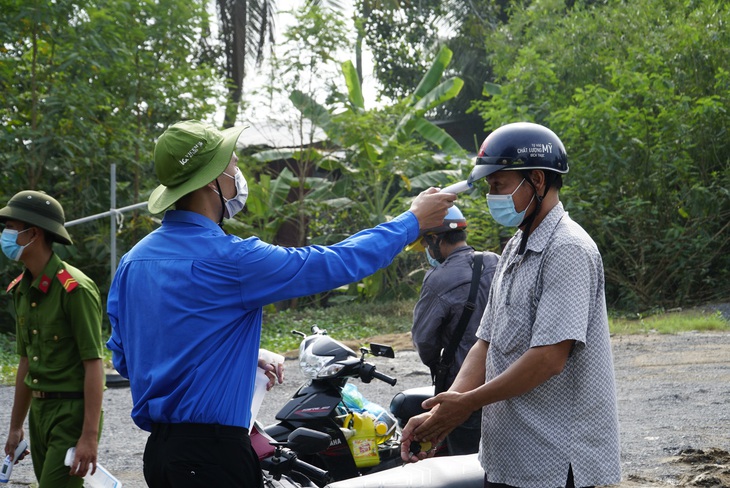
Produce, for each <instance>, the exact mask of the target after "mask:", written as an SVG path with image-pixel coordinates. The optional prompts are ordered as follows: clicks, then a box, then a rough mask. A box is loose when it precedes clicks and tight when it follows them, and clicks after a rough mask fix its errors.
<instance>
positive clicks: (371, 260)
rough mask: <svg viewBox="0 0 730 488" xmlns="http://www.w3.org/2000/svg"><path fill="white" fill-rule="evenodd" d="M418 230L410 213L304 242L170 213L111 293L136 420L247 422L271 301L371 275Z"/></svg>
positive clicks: (120, 360)
mask: <svg viewBox="0 0 730 488" xmlns="http://www.w3.org/2000/svg"><path fill="white" fill-rule="evenodd" d="M417 238H418V220H417V219H416V217H415V215H413V213H411V212H410V211H409V212H405V213H404V214H402V215H400V216H398V217H396V218H395V219H393V220H392V221H390V222H388V223H385V224H381V225H379V226H377V227H375V228H373V229H368V230H365V231H362V232H359V233H357V234H355V235H353V236H351V237H350V238H348V239H345V240H344V241H342V242H340V243H338V244H335V245H332V246H327V247H322V246H308V247H301V248H285V247H280V246H274V245H271V244H266V243H264V242H262V241H261V240H259V239H257V238H248V239H241V238H239V237H236V236H232V235H226V234H225V233H224V232H223V231H222V230H221V229H220V227H218V225H216V224H215V222H213V221H211V220H210V219H208V218H206V217H203V216H202V215H199V214H197V213H194V212H187V211H178V210H173V211H168V212H167V213H166V214H165V217H164V219H163V222H162V226H161V227H160V228H159V229H156V230H155V231H154V232H152V233H150V234H149V235H147V236H146V237H145V238H144V239H142V240H141V241H140V242H139V243H138V244H137V245H136V246H134V248H133V249H132V250H131V251H130V252H129V253H127V254H126V255H125V256H124V257H123V258H122V259H121V261H120V263H119V268H118V269H117V272H116V275H115V276H114V280H113V282H112V285H111V289H110V290H109V298H108V301H107V311H108V314H109V319H110V321H111V324H112V336H111V338H110V339H109V341H108V342H107V346H108V347H109V349H111V350H112V351H113V361H114V366H115V367H116V369H117V371H119V373H120V374H121V375H123V376H125V377H127V378H129V379H130V385H131V389H132V399H133V402H134V407H133V409H132V418H133V420H134V422H135V423H136V424H137V425H138V426H139V427H141V428H142V429H145V430H151V425H152V423H190V422H192V423H204V424H221V425H233V426H239V427H248V425H249V422H250V418H251V411H250V408H251V401H252V398H253V386H254V379H255V374H256V367H257V360H258V349H259V342H260V336H261V319H262V307H263V306H264V305H267V304H269V303H272V302H275V301H279V300H285V299H288V298H293V297H298V296H305V295H311V294H314V293H320V292H323V291H326V290H330V289H332V288H336V287H338V286H342V285H345V284H348V283H351V282H353V281H357V280H359V279H362V278H364V277H366V276H368V275H370V274H372V273H374V272H375V271H377V270H378V269H380V268H382V267H384V266H387V265H388V264H389V263H390V262H391V261H392V260H393V258H394V257H395V256H396V255H397V254H398V253H399V252H400V251H402V250H403V248H404V247H405V246H406V245H407V244H408V243H410V242H412V241H414V240H416V239H417Z"/></svg>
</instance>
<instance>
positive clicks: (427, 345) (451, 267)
mask: <svg viewBox="0 0 730 488" xmlns="http://www.w3.org/2000/svg"><path fill="white" fill-rule="evenodd" d="M498 260H499V255H497V254H495V253H493V252H485V253H484V258H483V267H482V275H481V277H480V282H479V290H478V292H477V297H476V300H475V306H474V312H472V315H471V317H470V319H469V322H468V323H467V326H466V329H465V330H464V335H463V336H462V338H461V341H460V342H459V346H458V347H457V348H456V351H455V353H454V362H453V363H452V365H451V368H450V370H449V378H448V379H447V384H448V385H450V384H451V383H453V381H454V378H455V377H456V374H457V373H458V372H459V369H460V368H461V364H462V363H463V362H464V359H465V358H466V355H467V353H468V352H469V349H471V346H473V345H474V343H475V342H476V340H477V338H476V335H475V334H476V331H477V328H478V327H479V321H480V319H481V317H482V314H483V313H484V307H485V306H486V305H487V294H488V293H489V287H490V285H491V284H492V276H494V269H495V268H496V266H497V261H498ZM473 269H474V248H472V247H470V246H464V247H460V248H458V249H455V250H454V251H453V252H452V253H451V254H449V256H448V257H447V258H446V259H445V260H444V262H443V263H441V264H440V265H438V266H436V267H435V268H431V269H429V270H428V271H427V272H426V276H424V278H423V286H422V288H421V296H420V297H419V299H418V303H416V306H415V308H414V309H413V327H412V328H411V334H412V337H413V345H414V346H415V347H416V350H417V351H418V355H419V357H420V358H421V361H422V362H423V364H425V365H426V366H428V367H429V368H431V369H433V368H434V367H435V366H436V365H437V364H438V361H439V358H440V357H441V350H442V349H444V348H445V347H447V346H448V345H449V343H450V342H451V337H452V336H453V335H454V331H455V330H456V326H457V324H458V323H459V320H460V319H461V315H462V313H463V312H464V305H466V301H467V299H468V298H469V290H470V289H471V279H472V270H473Z"/></svg>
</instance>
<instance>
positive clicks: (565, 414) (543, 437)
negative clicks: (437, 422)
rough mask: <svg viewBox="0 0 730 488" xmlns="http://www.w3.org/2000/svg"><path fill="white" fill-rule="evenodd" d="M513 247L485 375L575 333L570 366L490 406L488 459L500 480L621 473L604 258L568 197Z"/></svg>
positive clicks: (528, 487) (494, 299)
mask: <svg viewBox="0 0 730 488" xmlns="http://www.w3.org/2000/svg"><path fill="white" fill-rule="evenodd" d="M521 236H522V232H521V231H518V232H517V233H516V234H515V236H514V237H513V238H512V240H511V241H510V242H509V243H508V244H507V246H506V247H505V250H504V253H503V254H502V258H501V259H500V261H499V264H498V266H497V270H496V272H495V275H494V279H493V282H492V287H491V290H490V294H489V302H488V304H487V308H486V310H485V312H484V315H483V317H482V322H481V325H480V327H479V330H478V332H477V336H478V337H479V338H480V339H483V340H485V341H487V342H489V349H488V351H487V361H486V380H487V381H489V380H490V379H492V378H494V377H496V376H497V375H499V374H500V373H502V372H503V371H504V370H506V369H507V368H508V367H509V366H510V365H511V364H512V363H514V362H515V361H516V360H517V359H518V358H519V357H520V356H522V355H523V354H524V353H525V352H526V351H527V350H528V349H529V348H531V347H535V346H544V345H551V344H557V343H559V342H562V341H565V340H575V341H576V342H575V347H574V349H573V351H572V353H571V355H570V357H569V358H568V361H567V363H566V365H565V368H564V370H563V372H562V373H561V374H559V375H557V376H554V377H552V378H551V379H549V380H548V381H547V382H545V383H543V384H542V385H540V386H538V387H537V388H535V389H533V390H532V391H529V392H528V393H526V394H524V395H521V396H519V397H515V398H512V399H509V400H505V401H500V402H496V403H493V404H491V405H487V406H485V407H484V408H483V409H482V441H481V447H480V450H479V459H480V461H481V463H482V466H483V467H484V470H485V472H486V474H487V479H489V481H490V482H492V483H504V484H508V485H512V486H519V487H524V488H532V487H534V488H544V487H557V486H565V480H566V479H567V475H568V467H569V466H571V465H572V467H573V476H574V480H575V486H578V487H580V486H590V485H607V484H614V483H618V482H619V481H620V479H621V468H620V460H619V436H618V414H617V409H616V388H615V381H614V369H613V357H612V354H611V344H610V338H609V333H608V317H607V313H606V300H605V293H604V275H603V261H602V259H601V255H600V253H599V252H598V248H597V247H596V245H595V243H594V242H593V240H592V239H591V238H590V236H589V235H588V234H587V233H586V232H585V231H584V230H583V228H581V227H580V226H579V225H578V224H576V223H575V222H574V221H573V220H571V219H570V217H569V216H568V214H567V213H566V212H565V211H564V209H563V206H562V204H560V203H559V204H558V205H557V206H556V207H555V208H553V209H552V210H551V211H550V213H549V214H548V215H547V216H546V217H545V219H544V220H543V221H542V222H541V223H540V225H539V226H538V227H537V229H535V230H534V232H533V233H532V234H531V235H530V238H529V240H528V244H527V250H526V251H525V253H524V255H522V256H520V255H518V254H517V249H518V247H519V244H520V239H521Z"/></svg>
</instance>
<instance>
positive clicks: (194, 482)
mask: <svg viewBox="0 0 730 488" xmlns="http://www.w3.org/2000/svg"><path fill="white" fill-rule="evenodd" d="M144 478H145V481H147V485H148V486H149V487H150V488H212V487H216V488H218V487H220V488H242V487H245V488H249V487H252V488H257V487H261V486H263V478H262V475H261V466H260V465H259V458H258V456H257V455H256V452H254V450H253V448H252V447H251V440H250V439H249V437H248V429H245V428H243V427H231V426H226V425H210V424H154V425H153V426H152V433H151V434H150V436H149V438H148V439H147V446H146V447H145V450H144Z"/></svg>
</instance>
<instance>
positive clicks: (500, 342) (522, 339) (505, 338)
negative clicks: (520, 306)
mask: <svg viewBox="0 0 730 488" xmlns="http://www.w3.org/2000/svg"><path fill="white" fill-rule="evenodd" d="M530 332H531V327H530V325H529V324H528V323H524V322H522V321H520V320H518V318H516V317H515V316H514V315H512V316H510V318H509V320H507V323H506V324H505V325H504V326H502V327H498V328H497V330H495V331H494V334H493V336H492V345H493V346H495V347H496V348H497V349H499V350H500V352H502V354H504V355H512V354H518V355H521V354H522V353H524V352H525V351H527V350H528V349H529V348H530V340H531V333H530Z"/></svg>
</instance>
